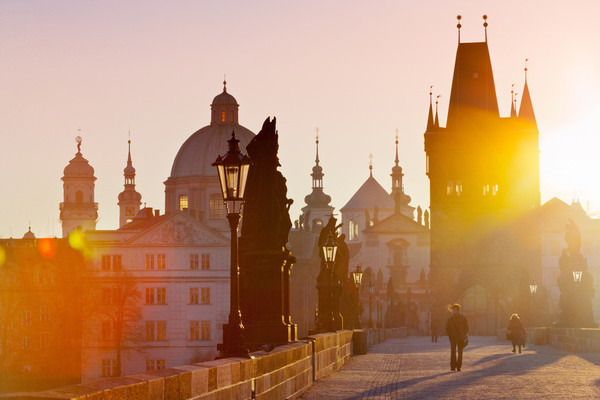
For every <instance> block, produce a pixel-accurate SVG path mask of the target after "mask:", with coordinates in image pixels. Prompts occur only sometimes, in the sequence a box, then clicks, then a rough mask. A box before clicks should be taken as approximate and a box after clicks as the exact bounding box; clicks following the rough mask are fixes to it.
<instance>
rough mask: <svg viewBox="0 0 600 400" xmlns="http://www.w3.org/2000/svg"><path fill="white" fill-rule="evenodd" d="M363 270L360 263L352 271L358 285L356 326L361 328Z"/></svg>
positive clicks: (355, 284) (353, 278)
mask: <svg viewBox="0 0 600 400" xmlns="http://www.w3.org/2000/svg"><path fill="white" fill-rule="evenodd" d="M362 277H363V272H362V269H361V268H360V265H357V266H356V270H354V272H352V280H353V281H354V286H355V287H356V328H358V329H360V310H361V306H360V284H361V282H362Z"/></svg>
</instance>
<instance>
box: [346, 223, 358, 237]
mask: <svg viewBox="0 0 600 400" xmlns="http://www.w3.org/2000/svg"><path fill="white" fill-rule="evenodd" d="M357 239H358V224H357V223H356V222H354V221H353V220H350V222H348V240H350V241H351V242H352V241H354V240H357Z"/></svg>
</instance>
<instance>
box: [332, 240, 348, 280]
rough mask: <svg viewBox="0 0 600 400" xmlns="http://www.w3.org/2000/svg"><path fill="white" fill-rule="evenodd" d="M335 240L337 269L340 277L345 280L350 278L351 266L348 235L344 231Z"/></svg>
mask: <svg viewBox="0 0 600 400" xmlns="http://www.w3.org/2000/svg"><path fill="white" fill-rule="evenodd" d="M335 242H336V243H337V256H336V258H335V270H336V272H337V274H338V278H339V279H340V280H341V281H345V280H346V279H347V278H348V269H349V268H350V251H348V245H347V244H346V235H344V234H343V233H342V234H341V235H340V236H338V237H337V239H336V240H335Z"/></svg>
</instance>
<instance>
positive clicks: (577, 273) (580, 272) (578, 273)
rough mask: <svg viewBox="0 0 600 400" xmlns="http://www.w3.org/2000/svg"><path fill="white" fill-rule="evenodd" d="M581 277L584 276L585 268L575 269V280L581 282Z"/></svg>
mask: <svg viewBox="0 0 600 400" xmlns="http://www.w3.org/2000/svg"><path fill="white" fill-rule="evenodd" d="M581 278H583V270H580V269H577V270H574V271H573V281H574V282H575V283H576V284H577V283H581Z"/></svg>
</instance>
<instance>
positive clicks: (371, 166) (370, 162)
mask: <svg viewBox="0 0 600 400" xmlns="http://www.w3.org/2000/svg"><path fill="white" fill-rule="evenodd" d="M369 176H373V153H371V154H369Z"/></svg>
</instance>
